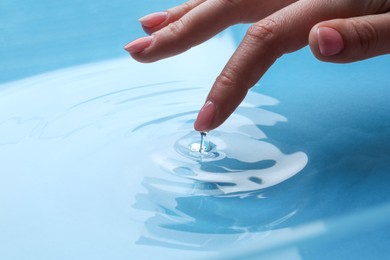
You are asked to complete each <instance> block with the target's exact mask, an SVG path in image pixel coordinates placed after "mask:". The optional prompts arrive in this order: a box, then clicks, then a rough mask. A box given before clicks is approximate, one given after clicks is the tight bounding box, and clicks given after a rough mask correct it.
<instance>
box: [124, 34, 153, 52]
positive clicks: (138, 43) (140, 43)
mask: <svg viewBox="0 0 390 260" xmlns="http://www.w3.org/2000/svg"><path fill="white" fill-rule="evenodd" d="M152 40H153V36H146V37H142V38H139V39H137V40H135V41H132V42H130V43H129V44H127V45H126V46H125V47H124V48H125V50H126V51H128V52H130V53H131V54H135V53H139V52H141V51H143V50H145V49H146V48H148V47H149V46H150V44H151V43H152Z"/></svg>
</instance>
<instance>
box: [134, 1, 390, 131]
mask: <svg viewBox="0 0 390 260" xmlns="http://www.w3.org/2000/svg"><path fill="white" fill-rule="evenodd" d="M389 11H390V1H386V0H300V1H292V0H275V1H267V0H190V1H189V2H187V3H184V4H182V5H180V6H177V7H174V8H171V9H169V10H167V11H166V12H167V19H166V20H165V21H164V22H162V23H161V24H159V25H157V26H155V27H152V28H150V27H144V30H145V31H146V32H147V33H148V34H151V35H152V36H153V38H152V40H151V43H150V45H148V46H147V47H146V48H145V49H143V50H142V51H139V52H137V53H131V55H132V57H133V58H134V59H136V60H138V61H140V62H154V61H157V60H160V59H163V58H167V57H170V56H173V55H176V54H179V53H181V52H184V51H186V50H188V49H190V48H191V47H193V46H195V45H198V44H200V43H202V42H204V41H206V40H207V39H209V38H211V37H212V36H214V35H215V34H217V33H218V32H220V31H222V30H224V29H225V28H227V27H229V26H231V25H234V24H237V23H253V25H252V26H251V27H250V28H249V30H248V31H247V34H246V36H245V37H244V39H243V40H242V42H241V44H240V45H239V47H238V48H237V50H236V51H235V53H234V54H233V56H232V57H231V58H230V60H229V61H228V63H227V64H226V66H225V67H224V68H223V70H222V72H221V74H220V75H219V76H218V77H217V79H216V81H215V83H214V85H213V86H212V88H211V90H210V93H209V95H208V96H207V99H206V103H205V106H204V107H203V108H202V110H201V111H200V113H199V115H198V118H197V120H196V122H195V125H194V127H195V129H196V130H198V131H209V130H212V129H214V128H216V127H218V126H219V125H221V124H222V123H223V122H224V121H225V120H226V119H227V118H228V117H229V116H230V115H231V114H232V113H233V112H234V110H235V109H236V108H237V106H238V105H239V104H240V103H241V102H242V100H243V99H244V97H245V95H246V93H247V92H248V90H249V89H250V88H251V87H252V86H253V85H255V84H256V83H257V82H258V81H259V79H260V78H261V77H262V76H263V75H264V73H266V71H267V70H268V68H269V67H270V66H271V65H272V64H273V63H274V62H275V61H276V60H277V59H278V58H279V57H280V56H282V55H283V54H285V53H290V52H294V51H297V50H299V49H300V48H302V47H304V46H306V45H307V44H309V45H310V48H311V50H312V52H313V54H314V56H315V57H317V58H318V59H319V60H322V61H325V62H337V63H347V62H354V61H358V60H362V59H367V58H370V57H374V56H378V55H382V54H389V53H390V13H389ZM323 28H325V29H323ZM329 28H330V30H329ZM319 32H321V33H319ZM320 37H321V38H320ZM324 39H325V40H324ZM329 46H330V47H329ZM321 48H322V49H321ZM324 50H327V51H324ZM329 50H330V51H329ZM335 50H336V51H335ZM210 104H211V105H210Z"/></svg>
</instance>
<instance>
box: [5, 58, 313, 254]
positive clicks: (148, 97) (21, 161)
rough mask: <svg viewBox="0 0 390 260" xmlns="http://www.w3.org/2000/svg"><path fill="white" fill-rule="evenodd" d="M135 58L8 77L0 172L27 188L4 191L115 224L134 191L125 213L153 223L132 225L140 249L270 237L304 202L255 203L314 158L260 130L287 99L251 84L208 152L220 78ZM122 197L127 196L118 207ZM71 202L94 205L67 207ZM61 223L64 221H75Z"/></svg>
mask: <svg viewBox="0 0 390 260" xmlns="http://www.w3.org/2000/svg"><path fill="white" fill-rule="evenodd" d="M128 66H129V65H128V60H127V59H126V60H117V61H111V62H107V63H102V64H95V65H89V66H85V67H80V68H73V69H69V70H64V71H59V72H53V73H49V74H47V75H41V76H38V77H35V78H31V79H26V80H22V81H19V82H15V83H10V84H8V85H5V86H2V88H1V95H0V104H1V105H2V109H1V110H0V132H1V135H0V147H1V150H0V158H2V163H1V165H0V167H1V169H0V171H1V172H2V173H3V175H4V174H5V176H8V177H7V178H8V179H7V178H6V179H5V180H3V182H2V185H3V187H2V191H6V190H7V187H13V189H15V192H13V193H12V194H23V195H18V197H17V198H16V197H15V198H13V197H12V194H11V195H8V196H5V197H7V198H10V201H12V200H11V199H12V198H13V201H18V198H22V197H23V198H24V201H23V202H20V203H21V205H23V204H26V205H34V203H35V201H40V203H42V206H41V207H40V209H39V210H40V211H39V213H36V214H38V215H39V214H43V215H44V218H48V219H56V220H58V219H59V220H62V219H67V218H70V219H76V220H77V219H79V218H78V217H73V215H71V214H75V213H74V212H83V210H85V209H89V208H88V207H90V206H91V205H94V208H93V210H92V209H91V211H88V210H87V211H85V216H84V215H83V216H84V217H85V219H88V220H90V219H91V218H95V217H97V216H98V218H99V219H100V220H101V221H103V222H104V221H108V222H109V223H113V222H112V221H111V220H109V219H108V218H107V214H108V213H107V212H111V211H113V212H115V211H118V208H119V209H120V210H123V209H127V208H129V204H128V203H129V199H130V201H131V203H132V204H131V208H132V209H131V214H130V215H131V218H132V220H133V221H131V223H130V224H128V222H127V221H128V218H127V217H124V219H126V224H123V225H130V226H131V229H132V230H143V232H138V233H134V232H133V231H131V232H130V233H131V234H132V236H134V237H133V238H132V240H133V241H134V244H133V245H132V250H135V249H136V250H138V251H140V252H141V251H142V250H143V249H142V248H138V247H137V245H139V244H147V245H156V244H158V245H162V246H163V247H170V248H185V249H196V250H198V249H199V248H202V250H205V249H211V248H215V247H219V246H221V247H224V246H225V245H226V244H228V243H230V242H229V241H236V240H240V241H241V240H242V241H244V240H245V239H243V237H242V236H241V235H240V234H247V235H248V236H249V234H251V233H256V234H257V235H260V236H263V235H264V234H263V233H261V232H263V231H266V230H269V229H271V228H272V227H274V226H276V225H278V224H280V223H281V222H283V221H285V220H287V219H288V218H290V217H292V216H293V215H294V214H295V213H296V212H297V205H296V204H292V205H291V207H290V206H289V207H283V208H280V207H278V208H273V209H268V210H267V215H264V214H262V212H260V211H252V210H251V207H252V204H253V203H255V204H257V203H259V202H260V201H261V203H263V204H264V203H265V205H266V204H267V203H269V202H267V201H270V200H268V199H271V198H267V195H264V194H263V190H265V189H266V188H269V187H271V186H275V185H277V184H279V183H281V182H283V181H285V180H287V179H289V178H291V177H292V176H294V175H296V174H297V173H299V172H300V171H301V170H302V169H303V168H304V167H305V165H306V163H307V160H308V159H307V156H306V155H305V154H304V153H303V152H300V151H297V152H295V153H292V154H284V153H283V152H282V151H281V150H280V149H278V148H277V147H276V146H275V145H273V144H271V142H268V141H269V140H267V136H266V135H265V133H264V132H263V131H262V130H261V129H262V127H263V126H268V127H269V126H273V125H275V124H277V123H283V122H286V121H287V119H286V118H284V117H283V116H281V115H278V114H276V113H273V112H270V111H268V110H265V109H264V108H263V107H264V106H272V105H276V104H277V101H276V100H275V99H273V98H270V97H267V96H264V95H260V94H257V93H254V92H250V93H249V94H248V96H247V98H246V99H245V101H244V103H243V104H242V105H241V106H240V107H239V108H238V109H237V110H236V112H235V113H234V114H233V115H232V116H231V117H230V118H229V119H228V120H227V121H226V122H225V123H224V124H223V125H222V126H221V127H219V128H218V129H217V130H214V131H211V132H210V133H208V134H207V137H206V140H205V145H204V147H205V148H204V150H202V152H199V149H200V134H199V133H198V132H196V131H194V130H193V123H194V119H195V118H196V115H197V112H198V109H199V108H200V107H201V106H202V103H203V101H204V97H205V95H206V94H207V92H208V90H209V87H210V85H211V83H212V82H210V81H203V82H202V81H196V80H171V79H168V78H166V81H160V82H157V83H148V81H149V80H148V79H147V78H141V77H134V76H132V75H136V73H137V72H134V70H136V69H139V70H140V71H141V70H142V69H143V68H142V69H141V68H138V66H134V67H131V68H129V67H128ZM128 71H133V72H134V73H135V74H134V73H133V74H129V73H128ZM7 183H8V184H7ZM102 191H103V192H102ZM31 194H32V195H31ZM34 196H35V197H34ZM97 198H100V200H99V203H97ZM283 199H285V198H282V199H281V200H283ZM101 200H103V201H104V200H107V201H109V202H107V204H104V205H108V206H106V207H102V206H101V205H102V204H101ZM59 201H63V203H64V204H61V203H59ZM113 201H114V202H115V203H112V202H113ZM119 202H121V203H122V204H120V203H119ZM116 203H119V204H120V205H121V206H120V207H118V208H113V207H115V205H117V204H116ZM242 203H244V204H245V203H246V204H247V206H248V207H247V210H248V212H247V214H246V215H243V214H242V207H241V206H240V205H241V204H242ZM53 205H54V206H53ZM66 205H83V208H82V210H77V211H69V212H68V211H66V210H67V208H63V207H66ZM56 207H57V208H58V209H57V210H53V209H55V208H56ZM25 208H26V207H25ZM27 208H28V207H27ZM199 208H202V210H201V211H199V210H198V209H199ZM216 209H218V210H216ZM31 210H32V211H33V212H34V210H33V209H31ZM64 212H65V213H64ZM143 212H146V213H143ZM21 214H26V213H24V212H23V213H21ZM56 214H59V215H58V216H57V215H56ZM62 214H65V215H66V214H68V215H71V216H68V217H67V218H65V217H64V216H63V215H62ZM78 214H79V213H78ZM122 214H124V215H126V214H128V212H126V213H123V212H122ZM92 216H93V217H92ZM126 216H127V215H126ZM215 218H219V219H220V220H221V221H220V222H218V223H215V222H214V219H215ZM40 219H41V218H40ZM76 220H75V222H77V221H76ZM7 221H10V220H7ZM114 222H115V221H114ZM53 223H57V222H53ZM58 223H59V224H58V225H59V226H58V227H57V226H56V227H53V228H52V229H53V230H57V229H59V230H60V229H61V228H63V227H64V226H66V224H67V223H62V222H61V221H59V222H58ZM77 223H78V222H77ZM97 223H98V222H97ZM79 224H80V223H79ZM18 225H23V224H22V223H19V224H18ZM34 225H35V224H34V223H32V224H31V226H34ZM83 225H85V224H80V226H83ZM140 225H141V226H144V227H143V228H141V227H140ZM68 228H69V227H68ZM118 230H120V229H118ZM209 232H213V233H214V237H213V238H211V237H210V236H209ZM259 232H260V233H259ZM183 234H184V235H185V236H184V237H183ZM244 237H245V236H244ZM249 237H251V236H249ZM205 239H206V240H207V241H208V242H207V243H205V242H204V240H205ZM134 248H135V249H134Z"/></svg>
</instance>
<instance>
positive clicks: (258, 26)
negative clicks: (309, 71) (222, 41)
mask: <svg viewBox="0 0 390 260" xmlns="http://www.w3.org/2000/svg"><path fill="white" fill-rule="evenodd" d="M328 2H332V4H328ZM341 2H343V3H341ZM348 3H349V4H348ZM336 5H337V6H335V2H334V1H319V0H317V1H307V0H305V1H298V2H295V3H293V4H291V5H289V6H287V7H285V8H283V9H281V10H279V11H278V12H276V13H274V14H272V15H270V16H268V17H267V18H265V19H263V20H261V21H260V22H258V23H255V24H254V25H252V26H251V27H250V29H249V30H248V31H247V34H246V36H245V38H244V39H243V41H242V42H241V44H240V46H239V47H238V49H237V50H236V52H235V53H234V54H233V56H232V57H231V58H230V60H229V62H228V63H227V65H226V66H225V68H224V69H223V70H222V72H221V74H220V75H219V76H218V78H217V79H216V81H215V83H214V85H213V87H212V89H211V91H210V93H209V95H208V97H207V100H206V103H205V105H204V106H203V108H202V109H201V111H200V113H199V115H198V117H197V120H196V122H195V125H194V127H195V129H196V130H197V131H209V130H212V129H214V128H216V127H218V126H219V125H221V124H222V123H223V122H224V121H225V120H226V119H227V118H228V117H229V116H230V115H231V114H232V113H233V111H234V110H235V109H236V108H237V106H238V105H239V104H240V103H241V102H242V100H243V99H244V97H245V96H246V93H247V91H248V90H249V89H250V88H251V87H252V86H253V85H254V84H256V82H257V81H258V80H259V79H260V78H261V77H262V76H263V75H264V73H265V72H266V71H267V70H268V68H269V67H270V66H271V65H272V64H273V63H274V62H275V61H276V59H278V58H279V57H280V56H282V55H283V54H285V53H288V52H292V51H296V50H298V49H300V48H302V47H304V46H305V45H307V43H308V35H309V32H310V30H311V27H313V26H314V25H315V24H316V23H318V22H320V21H323V20H326V19H331V18H335V17H346V16H349V15H357V14H359V12H361V11H359V10H360V9H361V8H360V9H359V8H351V1H349V0H346V1H338V3H337V4H336Z"/></svg>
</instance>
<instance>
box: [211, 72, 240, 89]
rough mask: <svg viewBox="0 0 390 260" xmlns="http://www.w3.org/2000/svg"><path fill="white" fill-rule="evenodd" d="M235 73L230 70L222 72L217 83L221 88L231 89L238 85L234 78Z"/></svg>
mask: <svg viewBox="0 0 390 260" xmlns="http://www.w3.org/2000/svg"><path fill="white" fill-rule="evenodd" d="M232 74H233V73H231V72H230V70H227V69H225V70H224V71H222V72H221V74H220V75H219V76H218V77H217V79H216V83H217V84H218V85H219V86H223V87H224V88H231V87H233V86H235V85H236V82H237V81H236V79H235V78H234V77H233V76H232Z"/></svg>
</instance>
